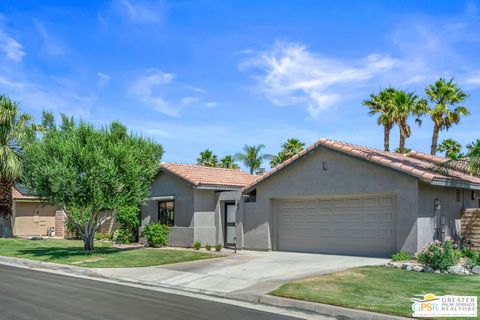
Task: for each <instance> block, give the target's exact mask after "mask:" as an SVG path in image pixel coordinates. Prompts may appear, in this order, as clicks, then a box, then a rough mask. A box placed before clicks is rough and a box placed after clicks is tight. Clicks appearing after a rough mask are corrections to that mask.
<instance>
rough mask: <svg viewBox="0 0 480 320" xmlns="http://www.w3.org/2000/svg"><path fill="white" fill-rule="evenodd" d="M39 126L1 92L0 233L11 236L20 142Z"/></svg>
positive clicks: (31, 136) (28, 138)
mask: <svg viewBox="0 0 480 320" xmlns="http://www.w3.org/2000/svg"><path fill="white" fill-rule="evenodd" d="M37 129H39V127H38V126H36V125H35V124H34V123H33V119H32V117H31V116H30V115H28V114H24V113H20V111H19V109H18V103H17V102H15V101H12V100H10V98H8V97H7V96H5V95H0V237H12V236H13V232H12V205H13V199H12V187H13V184H14V182H15V180H16V179H17V178H19V177H20V175H21V174H22V158H21V156H20V152H21V150H22V146H23V145H24V144H25V143H27V142H30V141H31V140H33V139H34V138H35V131H36V130H37Z"/></svg>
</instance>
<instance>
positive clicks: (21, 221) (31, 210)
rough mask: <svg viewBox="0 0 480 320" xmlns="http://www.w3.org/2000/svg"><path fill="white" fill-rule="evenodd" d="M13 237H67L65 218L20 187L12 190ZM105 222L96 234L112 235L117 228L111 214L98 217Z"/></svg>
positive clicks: (54, 208) (17, 186)
mask: <svg viewBox="0 0 480 320" xmlns="http://www.w3.org/2000/svg"><path fill="white" fill-rule="evenodd" d="M12 197H13V208H12V209H13V210H12V213H13V219H12V221H13V235H14V236H15V237H32V236H41V237H43V236H52V237H56V238H65V237H68V236H69V234H68V230H67V228H66V222H67V219H66V216H65V213H64V212H63V211H62V210H61V208H59V207H57V206H53V205H50V204H48V203H45V202H44V201H42V200H41V199H40V198H38V197H36V196H33V195H30V194H28V192H27V191H26V190H25V188H23V187H22V186H21V185H19V184H17V185H15V186H14V187H13V188H12ZM100 218H101V219H104V220H105V223H103V224H102V225H101V226H100V227H99V229H98V231H97V232H99V233H112V232H113V231H115V230H116V228H117V227H118V225H117V223H116V222H115V221H114V219H112V218H111V213H108V212H103V213H102V214H101V215H100Z"/></svg>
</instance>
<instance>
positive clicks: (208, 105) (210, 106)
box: [205, 101, 218, 108]
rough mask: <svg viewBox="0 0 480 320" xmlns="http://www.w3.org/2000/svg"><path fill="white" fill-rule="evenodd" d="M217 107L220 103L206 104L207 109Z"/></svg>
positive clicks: (210, 102) (209, 102) (211, 102)
mask: <svg viewBox="0 0 480 320" xmlns="http://www.w3.org/2000/svg"><path fill="white" fill-rule="evenodd" d="M216 106H218V102H216V101H208V102H205V107H207V108H215V107H216Z"/></svg>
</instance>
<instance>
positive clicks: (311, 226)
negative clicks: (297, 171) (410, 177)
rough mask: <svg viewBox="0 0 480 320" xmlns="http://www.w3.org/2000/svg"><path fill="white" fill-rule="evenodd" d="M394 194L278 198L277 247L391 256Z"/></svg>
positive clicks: (281, 248)
mask: <svg viewBox="0 0 480 320" xmlns="http://www.w3.org/2000/svg"><path fill="white" fill-rule="evenodd" d="M394 208H395V196H393V195H383V196H378V195H375V196H358V197H357V196H352V197H335V198H329V199H323V198H322V199H308V200H306V199H288V200H286V199H285V200H277V201H276V225H277V229H276V230H277V232H276V237H277V246H276V247H277V250H283V251H299V252H316V253H331V254H349V255H365V256H388V255H390V254H391V253H392V252H393V251H394V213H395V209H394Z"/></svg>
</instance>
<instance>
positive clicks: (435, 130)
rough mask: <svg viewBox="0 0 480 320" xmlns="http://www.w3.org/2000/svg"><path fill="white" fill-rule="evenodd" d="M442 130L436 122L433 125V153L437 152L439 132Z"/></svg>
mask: <svg viewBox="0 0 480 320" xmlns="http://www.w3.org/2000/svg"><path fill="white" fill-rule="evenodd" d="M439 132H440V127H439V126H437V125H436V124H435V125H434V126H433V135H432V147H431V154H432V155H436V154H437V146H438V134H439Z"/></svg>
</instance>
